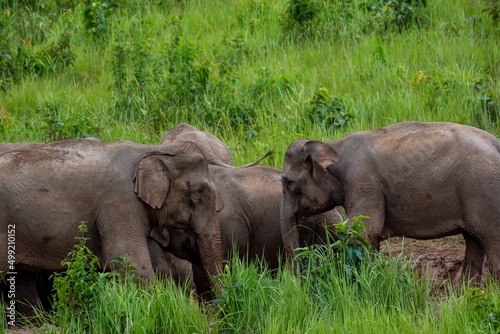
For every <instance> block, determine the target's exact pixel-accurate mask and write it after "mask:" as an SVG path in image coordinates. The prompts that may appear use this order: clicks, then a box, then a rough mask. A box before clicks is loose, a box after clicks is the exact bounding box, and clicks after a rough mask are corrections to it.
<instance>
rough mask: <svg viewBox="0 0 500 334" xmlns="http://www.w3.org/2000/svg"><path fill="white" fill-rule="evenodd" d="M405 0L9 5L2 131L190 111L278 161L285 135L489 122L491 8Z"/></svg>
mask: <svg viewBox="0 0 500 334" xmlns="http://www.w3.org/2000/svg"><path fill="white" fill-rule="evenodd" d="M493 3H494V2H493ZM384 4H385V5H384ZM391 4H392V5H391ZM413 4H414V5H413V7H409V6H408V5H405V2H404V1H387V2H384V1H375V0H371V1H365V2H361V1H352V2H351V1H347V2H337V1H319V0H316V1H312V0H310V1H306V0H302V1H291V2H290V3H287V2H286V1H272V2H271V1H259V0H249V1H218V2H216V3H214V2H212V1H185V2H183V1H174V0H172V1H134V0H128V1H127V0H123V1H110V2H102V3H98V2H89V1H76V0H52V1H42V2H39V1H28V0H25V1H12V2H11V1H4V4H3V7H4V8H5V9H4V11H3V13H2V17H1V24H2V36H1V43H2V44H1V45H2V60H1V62H0V71H1V72H0V73H1V74H2V78H1V80H2V81H1V88H2V90H1V93H0V108H1V110H2V118H1V122H2V123H1V124H2V127H1V128H0V129H1V131H0V141H3V142H12V141H48V140H53V139H61V138H67V137H70V138H71V137H82V136H87V135H93V136H98V137H100V138H102V139H103V140H119V139H130V140H135V141H139V142H144V143H155V142H157V141H158V139H159V138H160V137H161V134H162V133H163V132H164V131H165V130H167V129H169V128H171V127H172V126H173V125H175V124H176V123H178V122H179V121H188V122H191V123H193V124H194V125H196V126H198V127H200V128H202V129H204V130H208V131H211V132H214V133H215V134H216V135H218V136H220V137H221V138H222V139H223V140H224V141H226V142H227V143H228V145H229V146H230V148H231V149H232V150H233V152H234V155H235V160H236V163H243V162H245V161H248V160H253V159H254V158H256V157H257V156H258V155H260V154H262V153H264V152H265V151H267V150H269V149H273V150H275V152H276V155H275V157H274V160H272V159H271V160H270V161H269V162H268V163H269V164H273V165H276V166H278V167H279V166H280V165H281V163H282V156H283V153H284V150H286V148H287V146H288V144H289V143H290V142H291V141H292V140H293V139H295V138H298V137H308V138H315V139H330V138H337V137H340V136H343V135H345V134H347V133H350V132H353V131H356V130H361V129H370V128H375V127H379V126H383V125H386V124H390V123H394V122H398V121H403V120H422V121H451V122H458V123H463V124H470V125H474V126H478V127H481V128H484V129H486V130H488V131H491V132H492V133H495V134H498V133H499V130H498V114H499V112H500V111H499V108H500V107H499V101H500V84H499V78H500V64H499V59H500V47H499V43H498V42H499V38H500V36H499V28H498V19H496V16H495V15H493V14H495V13H497V12H495V11H494V10H496V11H498V7H494V8H491V6H492V5H491V4H490V2H489V1H479V0H475V1H470V0H462V1H443V2H439V3H438V2H435V1H429V2H428V3H427V4H426V5H425V6H424V5H423V4H422V3H421V2H418V1H413ZM292 5H295V6H292ZM487 9H490V11H487ZM318 90H319V91H318ZM346 119H348V120H347V122H346V123H345V124H344V125H342V126H334V125H332V124H333V123H334V121H341V122H342V121H344V120H346Z"/></svg>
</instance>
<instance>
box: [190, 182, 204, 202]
mask: <svg viewBox="0 0 500 334" xmlns="http://www.w3.org/2000/svg"><path fill="white" fill-rule="evenodd" d="M187 184H188V189H189V191H190V194H191V199H192V200H193V202H195V203H198V202H201V200H202V199H203V191H204V186H203V185H198V186H193V185H191V183H190V182H189V181H188V182H187Z"/></svg>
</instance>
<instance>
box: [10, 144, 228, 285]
mask: <svg viewBox="0 0 500 334" xmlns="http://www.w3.org/2000/svg"><path fill="white" fill-rule="evenodd" d="M82 221H83V222H87V226H88V233H87V236H88V237H89V238H90V240H89V243H88V246H89V248H90V249H91V250H92V252H94V254H96V255H97V256H98V257H99V259H100V262H101V264H102V265H103V266H106V265H107V266H109V267H111V268H112V266H113V264H111V263H110V261H111V260H112V259H113V258H115V257H117V256H124V255H125V254H127V253H130V256H128V260H129V261H130V262H131V264H132V266H134V267H135V268H136V271H137V273H138V274H139V275H141V276H142V277H144V278H145V279H147V280H150V279H152V276H153V267H152V263H151V257H150V254H149V250H148V236H149V234H150V231H151V229H152V228H153V226H159V227H161V228H165V227H167V228H178V229H183V230H185V231H186V232H187V233H189V234H191V235H194V236H196V243H197V248H198V251H199V254H200V258H201V259H202V264H203V266H204V268H205V269H206V270H207V271H208V272H209V273H210V274H211V275H216V274H217V273H218V272H219V269H220V268H221V267H222V251H221V246H220V228H219V221H218V218H217V212H216V195H215V188H214V185H213V183H212V181H211V180H210V178H209V177H208V168H207V162H206V159H205V157H204V156H203V154H202V153H201V151H200V150H199V148H198V147H197V146H196V144H194V143H192V142H182V143H174V144H169V145H141V144H135V143H132V142H111V143H104V142H100V141H94V140H79V139H76V140H66V141H60V142H53V143H49V144H44V145H36V146H35V147H33V148H26V149H19V150H14V151H10V152H6V153H3V154H2V155H0V239H1V240H9V239H8V238H9V237H12V236H13V235H14V236H15V259H13V261H12V262H8V260H7V259H8V256H7V255H8V249H7V247H3V248H2V249H0V261H1V262H0V270H1V272H2V273H3V275H5V273H7V272H8V271H9V268H10V266H11V265H14V267H15V269H16V270H27V271H59V270H63V269H64V268H61V265H60V263H61V261H62V260H63V259H64V258H65V257H66V255H67V254H68V253H69V252H70V251H71V250H72V249H73V245H74V240H75V237H76V236H78V228H77V227H78V225H79V224H80V223H81V222H82ZM9 249H10V248H9ZM41 250H43V251H41ZM11 258H12V257H11ZM10 269H11V268H10Z"/></svg>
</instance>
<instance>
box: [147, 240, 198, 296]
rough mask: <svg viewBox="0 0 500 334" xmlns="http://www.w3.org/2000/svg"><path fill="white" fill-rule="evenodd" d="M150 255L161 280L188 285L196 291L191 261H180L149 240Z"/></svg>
mask: <svg viewBox="0 0 500 334" xmlns="http://www.w3.org/2000/svg"><path fill="white" fill-rule="evenodd" d="M148 248H149V254H150V255H151V263H152V265H153V268H154V270H155V272H157V274H158V276H159V277H160V278H171V279H173V280H174V282H176V283H177V284H179V285H186V286H187V287H188V288H189V289H190V290H191V291H194V292H195V291H196V286H195V283H194V281H193V269H192V265H191V263H190V262H189V261H187V260H183V259H180V258H178V257H176V256H175V255H173V254H172V253H170V252H167V251H164V250H163V248H162V247H161V246H160V245H159V244H158V243H157V242H156V241H155V240H153V239H149V240H148Z"/></svg>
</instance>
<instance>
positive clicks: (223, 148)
mask: <svg viewBox="0 0 500 334" xmlns="http://www.w3.org/2000/svg"><path fill="white" fill-rule="evenodd" d="M182 141H192V142H194V143H196V144H197V145H198V147H199V148H200V150H201V151H202V152H203V154H204V155H205V157H206V158H207V160H208V162H209V163H222V164H227V165H232V164H233V157H232V155H231V151H230V150H229V148H228V147H227V145H226V144H224V143H223V142H222V141H221V140H220V139H219V138H217V137H216V136H214V135H212V134H211V133H208V132H204V131H200V130H198V129H197V128H195V127H194V126H192V125H191V124H188V123H179V124H177V125H176V126H175V127H174V128H172V129H171V130H169V131H168V132H167V133H165V135H163V138H162V139H161V141H160V144H169V143H174V142H182Z"/></svg>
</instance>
